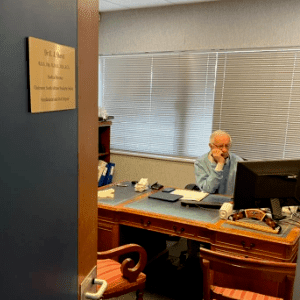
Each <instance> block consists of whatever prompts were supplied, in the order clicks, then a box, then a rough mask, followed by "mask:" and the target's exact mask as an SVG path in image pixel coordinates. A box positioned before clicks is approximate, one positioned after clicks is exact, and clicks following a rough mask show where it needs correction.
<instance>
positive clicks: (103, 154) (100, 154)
mask: <svg viewBox="0 0 300 300" xmlns="http://www.w3.org/2000/svg"><path fill="white" fill-rule="evenodd" d="M109 154H110V153H109V152H105V153H98V156H99V157H102V156H106V155H109Z"/></svg>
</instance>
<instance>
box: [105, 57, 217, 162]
mask: <svg viewBox="0 0 300 300" xmlns="http://www.w3.org/2000/svg"><path fill="white" fill-rule="evenodd" d="M216 56H217V55H216V53H169V54H149V55H146V54H145V55H123V56H102V57H101V58H100V62H101V66H102V68H101V70H102V71H101V73H102V95H101V96H102V106H103V107H104V108H105V109H106V110H107V111H108V114H109V115H113V116H114V117H115V119H114V122H113V123H114V124H113V126H112V136H111V147H112V149H116V150H128V151H135V152H144V153H151V154H159V155H171V156H186V157H196V156H199V154H202V153H204V152H206V151H208V150H209V149H208V140H209V136H210V134H211V130H212V117H213V103H214V85H215V77H216V73H215V72H216Z"/></svg>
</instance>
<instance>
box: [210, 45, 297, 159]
mask: <svg viewBox="0 0 300 300" xmlns="http://www.w3.org/2000/svg"><path fill="white" fill-rule="evenodd" d="M298 56H299V50H276V51H274V50H264V51H261V50H260V51H258V50H257V51H254V50H253V51H239V52H235V51H232V52H229V51H228V52H224V53H220V54H219V59H218V72H217V80H216V82H217V84H216V93H215V105H214V121H213V123H214V125H213V130H216V129H223V130H227V131H228V132H230V134H231V136H232V139H233V149H232V151H233V152H235V153H238V154H239V155H240V156H242V157H244V158H247V159H250V160H251V159H252V160H253V159H254V160H257V159H263V160H267V159H282V158H296V157H300V151H299V149H300V139H299V137H298V136H299V132H300V98H299V96H300V65H299V57H298Z"/></svg>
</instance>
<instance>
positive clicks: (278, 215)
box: [270, 198, 285, 220]
mask: <svg viewBox="0 0 300 300" xmlns="http://www.w3.org/2000/svg"><path fill="white" fill-rule="evenodd" d="M270 202H271V211H272V218H273V219H274V220H282V219H284V218H285V216H283V215H282V208H281V205H280V200H279V199H278V198H271V199H270Z"/></svg>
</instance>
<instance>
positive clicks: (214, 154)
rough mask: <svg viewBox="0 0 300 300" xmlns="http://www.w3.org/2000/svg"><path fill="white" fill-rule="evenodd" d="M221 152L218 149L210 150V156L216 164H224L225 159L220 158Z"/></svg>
mask: <svg viewBox="0 0 300 300" xmlns="http://www.w3.org/2000/svg"><path fill="white" fill-rule="evenodd" d="M222 154H223V152H222V150H220V149H217V148H216V149H212V151H211V155H212V157H213V158H214V160H215V162H216V163H221V164H225V158H224V157H223V156H222Z"/></svg>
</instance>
